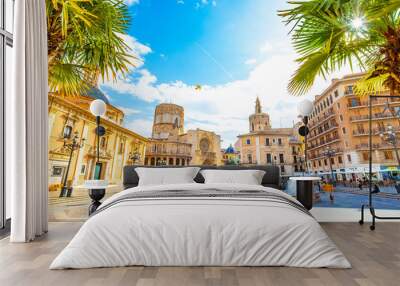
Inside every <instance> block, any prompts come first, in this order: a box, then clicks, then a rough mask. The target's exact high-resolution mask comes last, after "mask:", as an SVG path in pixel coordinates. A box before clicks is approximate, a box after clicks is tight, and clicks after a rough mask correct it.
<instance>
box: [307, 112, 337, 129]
mask: <svg viewBox="0 0 400 286" xmlns="http://www.w3.org/2000/svg"><path fill="white" fill-rule="evenodd" d="M335 115H336V114H335V112H334V111H333V108H332V107H331V108H329V109H328V110H327V111H325V112H323V113H320V114H318V115H317V117H316V118H313V119H312V120H311V121H310V125H309V128H310V130H311V129H314V128H316V127H318V126H320V125H321V124H322V123H324V122H325V121H326V120H328V119H330V118H331V117H332V116H335Z"/></svg>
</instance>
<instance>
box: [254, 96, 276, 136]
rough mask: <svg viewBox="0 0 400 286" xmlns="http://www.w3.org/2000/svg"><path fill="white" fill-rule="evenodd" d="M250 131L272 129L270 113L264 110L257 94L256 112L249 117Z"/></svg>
mask: <svg viewBox="0 0 400 286" xmlns="http://www.w3.org/2000/svg"><path fill="white" fill-rule="evenodd" d="M249 123H250V127H249V129H250V132H257V131H265V130H267V129H271V124H270V122H269V115H268V114H267V113H263V112H262V108H261V102H260V99H259V98H258V96H257V99H256V108H255V113H254V114H252V115H250V117H249Z"/></svg>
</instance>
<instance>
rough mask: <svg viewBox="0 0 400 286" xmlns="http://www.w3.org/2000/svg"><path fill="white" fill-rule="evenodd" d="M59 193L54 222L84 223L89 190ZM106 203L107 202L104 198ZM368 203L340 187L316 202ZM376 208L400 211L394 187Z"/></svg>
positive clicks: (378, 198) (54, 198)
mask: <svg viewBox="0 0 400 286" xmlns="http://www.w3.org/2000/svg"><path fill="white" fill-rule="evenodd" d="M121 190H122V187H121V186H117V185H114V186H112V187H110V188H108V189H107V191H106V196H105V198H108V197H110V196H112V195H113V194H115V193H117V192H120V191H121ZM58 196H59V192H50V193H49V220H50V221H83V220H86V219H87V217H88V206H89V205H90V203H91V199H90V198H89V195H88V191H87V190H86V189H83V188H80V187H75V188H74V191H73V193H72V196H71V197H69V198H65V197H63V198H59V197H58ZM103 200H104V199H103ZM367 202H368V191H367V188H364V189H363V190H362V191H360V190H359V189H358V188H343V187H338V188H337V191H335V192H334V200H333V201H331V200H330V199H329V195H328V194H327V193H325V192H321V193H320V200H319V201H318V202H315V203H314V208H349V209H359V208H360V206H361V205H362V204H364V203H367ZM373 202H374V206H375V208H377V209H386V210H400V195H399V194H397V192H396V191H395V190H394V188H393V189H391V188H382V189H381V193H379V194H375V195H374V200H373Z"/></svg>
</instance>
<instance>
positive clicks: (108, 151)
mask: <svg viewBox="0 0 400 286" xmlns="http://www.w3.org/2000/svg"><path fill="white" fill-rule="evenodd" d="M97 98H99V99H102V100H103V101H105V102H106V103H107V111H106V115H105V116H104V118H102V119H101V125H102V126H104V127H105V129H106V134H105V135H104V136H102V137H101V139H100V162H99V163H96V146H97V145H96V134H95V128H96V119H95V117H94V115H92V114H91V113H90V111H89V106H90V103H91V102H92V100H93V99H97ZM48 112H49V171H48V172H49V189H50V190H57V189H59V188H60V186H61V184H62V182H63V180H64V178H65V175H66V173H67V166H68V161H69V158H70V151H69V150H68V149H67V148H65V147H64V142H65V143H67V144H68V143H70V142H71V141H72V139H73V137H74V136H75V135H77V136H78V138H79V139H78V140H79V143H80V144H81V145H82V147H81V148H79V149H77V150H76V151H74V152H73V153H72V157H71V164H70V168H69V170H68V178H67V182H68V185H72V186H76V185H81V184H83V183H84V181H85V180H88V179H93V178H94V177H96V178H99V179H105V180H108V181H109V183H110V184H117V185H119V184H121V183H122V170H123V166H124V165H127V164H133V163H134V162H133V161H134V160H135V161H138V162H135V163H143V162H144V157H145V146H146V143H147V141H148V140H147V139H146V138H145V137H142V136H140V135H139V134H137V133H135V132H133V131H131V130H129V129H126V128H124V127H123V121H124V113H123V112H122V111H121V110H119V109H118V108H116V107H115V106H112V105H111V104H110V103H109V101H108V99H107V98H106V97H105V96H104V94H103V93H102V92H101V91H100V90H99V89H97V88H92V89H90V90H89V92H88V93H87V95H85V96H74V97H68V98H66V97H61V96H55V95H52V94H49V109H48ZM82 139H84V140H82ZM134 155H135V156H134ZM134 157H135V158H134Z"/></svg>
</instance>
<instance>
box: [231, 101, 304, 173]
mask: <svg viewBox="0 0 400 286" xmlns="http://www.w3.org/2000/svg"><path fill="white" fill-rule="evenodd" d="M297 130H298V126H297V125H295V126H293V128H272V126H271V123H270V117H269V115H268V114H267V113H264V112H262V107H261V102H260V100H259V98H258V97H257V99H256V104H255V112H254V114H251V115H250V116H249V132H248V133H246V134H241V135H239V136H238V142H237V144H236V146H237V148H238V149H239V153H240V163H241V164H242V165H278V166H279V167H280V170H281V174H282V175H292V174H293V173H295V172H301V171H302V170H303V169H304V166H303V160H304V159H303V156H304V152H303V147H302V145H303V142H302V138H300V136H299V135H298V133H297Z"/></svg>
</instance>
